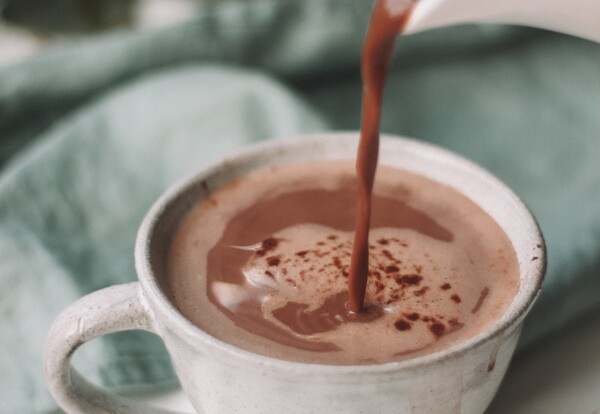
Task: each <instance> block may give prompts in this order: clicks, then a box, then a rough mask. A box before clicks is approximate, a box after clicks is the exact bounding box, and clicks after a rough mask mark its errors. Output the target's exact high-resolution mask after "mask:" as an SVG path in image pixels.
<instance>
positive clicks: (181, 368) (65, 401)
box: [45, 133, 546, 414]
mask: <svg viewBox="0 0 600 414" xmlns="http://www.w3.org/2000/svg"><path fill="white" fill-rule="evenodd" d="M357 146H358V133H322V134H315V135H305V136H301V137H297V138H295V139H289V140H278V141H271V142H267V143H263V144H260V145H257V146H254V147H251V148H248V149H246V150H244V151H243V152H241V153H239V154H237V155H233V156H231V157H228V158H226V159H224V160H222V161H220V162H217V163H215V164H213V165H211V166H209V167H206V168H203V169H202V170H201V171H200V172H198V173H197V174H195V175H193V176H192V177H190V178H187V179H184V180H183V181H181V182H179V183H178V184H175V185H174V186H172V187H171V188H170V189H169V190H168V191H167V192H166V193H165V194H164V195H163V196H162V197H160V199H159V200H158V201H157V202H156V203H155V204H154V205H153V206H152V208H151V209H150V211H149V212H148V214H147V215H146V217H145V218H144V220H143V222H142V224H141V227H140V229H139V232H138V236H137V240H136V249H135V263H136V269H137V274H138V279H139V281H138V282H133V283H128V284H123V285H118V286H113V287H109V288H106V289H103V290H100V291H97V292H94V293H91V294H90V295H88V296H85V297H83V298H82V299H80V300H79V301H77V302H75V303H74V304H72V305H71V306H70V307H69V308H67V309H66V310H65V311H64V312H63V313H62V314H61V315H60V316H59V317H58V318H57V319H56V321H55V322H54V324H53V326H52V328H51V330H50V332H49V335H48V340H47V344H46V348H45V371H46V378H47V382H48V386H49V389H50V392H51V393H52V395H53V396H54V398H55V399H56V401H57V402H58V404H59V405H60V406H61V407H62V408H63V409H64V410H65V411H67V412H68V413H152V412H165V411H164V410H158V409H152V408H150V407H146V406H142V405H139V404H138V403H134V402H132V401H128V400H126V399H124V398H121V397H118V396H115V395H113V394H110V393H109V392H108V391H106V390H103V389H100V388H98V387H96V386H94V385H92V384H90V383H89V382H88V381H87V380H85V379H84V378H83V377H82V376H81V375H79V374H78V373H77V372H76V371H75V370H74V369H73V368H71V366H70V359H71V356H72V355H73V353H74V352H75V350H76V349H77V348H78V347H79V346H80V345H81V344H83V343H85V342H86V341H89V340H91V339H92V338H94V337H97V336H100V335H104V334H108V333H111V332H117V331H123V330H127V329H142V330H146V331H150V332H153V333H155V334H156V335H158V336H160V338H161V339H162V340H163V341H164V343H165V345H166V348H167V350H168V352H169V354H170V357H171V360H172V363H173V366H174V368H175V371H176V373H177V375H178V377H179V380H180V382H181V386H182V388H183V391H184V393H185V395H186V396H187V397H188V398H189V400H190V402H191V404H192V406H193V407H194V408H195V409H196V410H197V411H198V412H199V413H206V414H219V413H224V414H236V413H240V414H281V413H286V414H311V413H315V414H316V413H318V414H323V413H336V412H340V413H345V414H358V413H377V414H391V413H394V414H398V413H411V414H419V413H444V414H448V413H481V412H483V411H484V410H485V409H486V407H487V406H488V404H489V403H490V401H491V399H492V397H493V396H494V393H495V392H496V390H497V388H498V387H499V385H500V382H501V380H502V377H503V376H504V374H505V372H506V370H507V368H508V364H509V360H510V358H511V356H512V354H513V351H514V349H515V346H516V343H517V339H518V337H519V334H520V332H521V327H522V323H523V319H524V318H525V315H526V314H527V312H528V311H529V310H530V309H531V306H532V305H533V303H534V301H535V299H536V297H537V295H538V293H539V290H540V287H541V284H542V280H543V277H544V272H545V263H546V259H545V247H544V241H543V238H542V235H541V232H540V230H539V228H538V225H537V223H536V221H535V219H534V217H533V216H532V215H531V213H530V212H529V211H528V209H527V208H526V206H525V205H524V204H523V202H521V200H520V199H519V198H518V197H517V196H516V195H515V194H514V193H513V192H512V191H511V190H510V189H509V188H508V187H507V186H506V185H504V184H503V183H502V182H500V181H499V180H498V179H497V178H495V177H494V176H492V175H491V174H490V173H489V172H487V171H485V170H484V169H483V168H481V167H480V166H478V165H476V164H474V163H473V162H471V161H469V160H467V159H465V158H462V157H460V156H458V155H456V154H453V153H451V152H449V151H447V150H445V149H442V148H439V147H436V146H434V145H431V144H427V143H423V142H419V141H415V140H411V139H407V138H401V137H392V136H385V137H382V141H381V147H380V148H381V149H380V154H381V156H380V163H381V164H386V165H390V166H393V167H397V168H402V169H406V170H409V171H412V172H414V173H417V174H421V175H423V176H426V177H428V178H431V179H433V180H435V181H438V182H441V183H443V184H446V185H448V186H450V187H453V188H455V189H456V190H458V191H459V192H461V193H463V194H464V195H466V196H467V197H469V198H470V199H471V200H473V201H474V202H475V203H477V204H478V205H479V206H480V207H481V208H483V210H484V211H486V212H487V213H488V214H489V215H490V216H491V217H492V218H494V219H495V220H496V222H497V223H498V224H499V225H500V226H501V227H502V229H503V230H504V231H505V233H506V234H507V235H508V237H509V239H510V240H511V242H512V243H513V245H514V248H515V250H516V254H517V257H518V260H519V268H520V283H521V284H520V288H519V291H518V293H517V295H516V296H515V298H514V300H513V301H512V303H511V304H510V305H509V307H508V309H507V310H506V312H505V313H504V314H503V315H502V316H501V317H500V318H498V319H497V320H495V321H494V322H492V323H491V324H490V325H489V326H488V327H486V328H485V329H484V330H483V331H481V332H480V333H478V334H477V335H476V336H474V337H471V338H469V339H467V340H465V341H463V342H461V343H458V344H455V345H453V346H450V347H448V348H445V349H443V350H440V351H438V352H435V353H431V354H427V355H423V356H418V357H415V358H413V359H408V360H404V361H399V362H389V363H383V364H375V365H360V366H334V365H319V364H308V363H299V362H290V361H285V360H279V359H274V358H269V357H265V356H262V355H257V354H254V353H251V352H249V351H246V350H243V349H239V348H237V347H235V346H233V345H230V344H228V343H224V342H222V341H221V340H219V339H216V338H214V337H212V336H210V335H208V334H207V333H205V332H203V331H202V330H201V329H200V328H198V327H197V326H195V325H193V324H192V323H191V322H189V321H188V320H187V319H186V318H185V317H184V316H182V315H181V313H179V311H178V310H177V309H176V308H175V307H174V306H173V304H172V303H171V302H170V301H169V299H168V295H167V294H166V289H167V288H166V280H165V277H166V276H165V272H164V266H163V265H164V260H165V252H166V249H167V247H168V245H169V239H170V235H171V234H172V232H173V230H174V229H175V228H176V226H177V224H178V223H179V221H180V220H181V218H182V216H183V215H184V214H185V213H186V212H187V211H188V210H189V209H190V208H191V206H193V205H195V204H196V203H198V202H199V201H201V200H202V199H204V198H205V197H206V196H207V195H206V191H205V188H206V185H207V184H208V188H211V189H216V188H219V187H221V186H223V185H225V184H226V183H228V182H230V181H232V180H235V179H236V178H238V177H241V176H243V175H245V174H247V173H249V172H251V171H253V170H257V169H259V168H265V167H270V166H276V165H285V164H289V163H298V162H303V161H309V160H340V159H346V160H348V159H350V160H352V159H354V158H355V155H356V149H357ZM532 253H533V254H534V255H535V256H537V257H538V260H535V261H532V260H531V257H532Z"/></svg>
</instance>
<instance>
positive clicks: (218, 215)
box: [167, 161, 519, 364]
mask: <svg viewBox="0 0 600 414" xmlns="http://www.w3.org/2000/svg"><path fill="white" fill-rule="evenodd" d="M356 196H357V185H356V180H355V174H354V170H353V164H352V163H351V162H348V161H320V162H313V163H309V164H298V165H290V166H286V167H277V168H271V169H266V170H261V171H257V172H254V173H252V174H249V175H248V176H246V177H243V178H241V179H239V180H238V181H235V182H233V183H231V184H229V185H227V186H225V187H223V188H221V189H218V190H216V191H215V192H213V193H212V194H211V195H210V196H209V197H208V198H207V199H206V200H205V201H203V202H201V203H199V204H198V205H196V206H195V207H193V208H192V209H191V211H190V212H189V213H188V214H187V216H186V217H185V218H184V219H183V220H182V221H181V223H180V225H179V226H178V228H177V230H176V232H175V234H174V236H173V239H172V242H171V245H170V251H169V255H168V264H167V270H168V280H169V288H170V294H171V298H172V300H173V302H174V304H175V305H176V306H177V307H178V308H179V310H180V311H181V312H182V313H183V314H184V315H185V316H186V317H187V318H188V319H189V320H190V321H192V322H193V323H195V324H197V325H198V326H200V327H201V328H202V329H203V330H204V331H206V332H208V333H210V334H212V335H214V336H215V337H217V338H220V339H222V340H223V341H225V342H228V343H231V344H234V345H236V346H239V347H241V348H245V349H248V350H250V351H252V352H255V353H259V354H263V355H268V356H272V357H276V358H282V359H288V360H294V361H303V362H309V363H326V364H365V363H382V362H387V361H396V360H401V359H405V358H409V357H413V356H416V355H420V354H424V353H429V352H434V351H436V350H439V349H441V348H444V347H447V346H450V345H452V344H455V343H457V342H460V341H463V340H464V339H466V338H469V337H471V336H473V335H475V334H476V333H478V332H479V331H481V330H482V329H484V328H485V327H486V326H488V325H489V323H490V322H491V321H493V320H495V319H497V318H498V317H499V316H500V315H501V314H502V313H503V311H504V310H505V309H506V307H507V306H508V304H509V303H510V302H511V301H512V299H513V297H514V295H515V294H516V292H517V289H518V285H519V268H518V263H517V259H516V255H515V252H514V250H513V247H512V245H511V243H510V241H509V240H508V238H507V236H506V235H505V234H504V232H503V231H502V229H501V228H500V227H499V226H498V225H497V224H496V223H495V222H494V220H493V219H492V218H491V217H490V216H488V215H487V214H486V213H485V212H484V211H483V210H481V209H480V208H479V207H478V206H477V205H475V204H474V203H473V202H472V201H470V200H469V199H468V198H466V197H464V196H463V195H461V194H460V193H458V192H457V191H455V190H453V189H451V188H449V187H447V186H444V185H441V184H439V183H436V182H433V181H431V180H429V179H427V178H424V177H422V176H418V175H415V174H412V173H409V172H406V171H402V170H397V169H393V168H391V167H380V169H379V170H378V176H377V181H376V183H375V186H374V198H373V211H372V219H371V226H372V228H371V234H370V239H369V240H370V246H369V247H370V249H369V259H370V260H369V263H370V266H369V278H368V283H367V289H366V295H365V303H364V307H363V310H362V311H361V312H358V313H355V312H352V311H351V310H350V309H349V296H348V291H347V283H348V274H349V266H350V256H351V250H352V236H353V229H354V224H355V219H356V210H355V208H354V206H355V200H356Z"/></svg>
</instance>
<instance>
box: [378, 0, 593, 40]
mask: <svg viewBox="0 0 600 414" xmlns="http://www.w3.org/2000/svg"><path fill="white" fill-rule="evenodd" d="M387 1H388V4H389V6H390V7H394V5H398V4H400V3H406V1H407V0H387ZM463 23H504V24H515V25H521V26H531V27H538V28H543V29H548V30H553V31H556V32H562V33H567V34H571V35H574V36H578V37H582V38H586V39H589V40H593V41H596V42H599V43H600V0H419V1H418V2H417V4H416V6H415V8H414V9H413V12H412V16H411V18H410V19H409V21H408V23H407V25H406V27H405V33H415V32H420V31H424V30H428V29H434V28H438V27H444V26H452V25H457V24H463Z"/></svg>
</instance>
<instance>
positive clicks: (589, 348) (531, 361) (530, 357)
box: [129, 310, 600, 414]
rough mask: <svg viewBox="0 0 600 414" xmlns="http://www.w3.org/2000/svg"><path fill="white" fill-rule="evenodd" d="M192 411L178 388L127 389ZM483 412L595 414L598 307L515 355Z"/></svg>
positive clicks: (599, 363)
mask: <svg viewBox="0 0 600 414" xmlns="http://www.w3.org/2000/svg"><path fill="white" fill-rule="evenodd" d="M129 397H133V398H134V399H137V400H140V401H145V402H148V403H150V404H153V405H157V406H161V407H165V408H171V409H175V410H178V411H183V412H188V413H193V412H194V410H193V408H192V406H191V405H190V403H189V402H188V401H187V399H186V398H185V396H184V395H183V393H182V392H181V390H179V389H177V390H172V391H168V392H162V393H160V394H153V395H143V394H142V395H129ZM486 413H487V414H506V413H510V414H566V413H568V414H600V310H599V311H598V312H596V313H594V314H590V315H588V316H587V317H584V318H582V319H581V320H579V321H578V322H577V323H576V324H573V325H572V326H570V327H568V328H566V329H564V330H563V331H561V332H559V333H558V334H556V335H555V336H553V337H551V338H548V339H547V340H545V341H543V342H542V343H540V344H537V345H535V346H533V347H532V348H531V349H528V350H527V351H525V352H522V353H521V354H519V355H518V356H517V358H515V359H514V360H513V361H512V363H511V366H510V368H509V370H508V372H507V374H506V377H505V378H504V381H503V382H502V386H501V387H500V390H499V391H498V394H497V395H496V398H495V399H494V401H493V402H492V404H491V406H490V407H489V409H488V410H487V412H486Z"/></svg>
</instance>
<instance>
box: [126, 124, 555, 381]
mask: <svg viewBox="0 0 600 414" xmlns="http://www.w3.org/2000/svg"><path fill="white" fill-rule="evenodd" d="M357 138H358V132H356V131H354V132H350V131H348V132H346V131H338V132H320V133H311V134H298V135H295V136H292V137H290V138H287V139H284V140H281V139H277V140H268V141H265V142H260V143H258V144H252V145H249V146H246V147H244V148H241V149H240V150H238V151H237V152H235V153H233V154H231V155H229V156H226V157H222V158H220V159H218V160H217V161H215V162H213V163H211V164H209V165H206V166H204V167H201V168H199V169H197V170H196V171H195V172H194V173H192V174H191V175H188V176H187V177H184V178H182V179H180V180H178V181H176V182H175V183H173V184H172V185H171V186H169V187H168V189H167V190H166V191H165V192H163V194H162V195H161V196H160V197H159V198H158V199H157V200H156V201H155V202H154V203H153V205H152V206H151V207H150V209H149V210H148V212H147V213H146V215H145V217H144V219H143V221H142V223H141V225H140V227H139V230H138V234H137V238H136V244H135V266H136V271H137V275H138V279H139V281H140V284H141V287H142V291H143V293H144V296H145V299H146V300H147V301H148V302H149V303H150V310H151V313H152V314H153V315H154V317H155V318H156V319H158V320H159V321H160V322H161V323H163V324H165V325H166V326H167V327H168V328H169V329H171V330H172V331H173V332H175V333H176V335H177V336H178V337H180V338H182V339H184V340H185V341H186V342H187V343H188V344H190V345H191V346H192V347H197V345H198V344H199V343H201V344H202V345H204V346H208V347H210V348H211V349H212V350H216V351H221V352H223V353H226V354H228V355H230V356H235V357H237V358H240V359H242V360H245V361H249V362H253V363H256V364H260V365H261V366H263V367H264V366H269V367H273V368H279V369H284V370H294V371H297V372H310V373H311V374H320V375H327V374H334V375H335V374H340V373H349V372H352V373H355V372H356V373H360V374H370V373H373V374H377V373H384V372H395V371H405V370H410V369H414V368H418V367H420V366H427V365H431V364H434V363H439V362H443V361H445V360H448V359H452V358H454V357H456V356H457V355H460V354H462V353H464V352H466V351H468V350H470V349H472V348H476V347H478V346H480V345H483V344H484V343H487V342H489V341H491V340H493V339H495V338H496V337H498V336H500V335H502V334H503V333H504V332H506V331H507V330H509V329H510V328H511V327H516V326H517V325H518V324H519V323H520V322H521V321H522V319H523V318H524V317H525V315H526V314H527V313H528V312H529V310H530V309H531V307H532V306H533V304H534V302H535V300H536V299H537V297H538V295H539V292H540V289H541V286H542V282H543V280H544V277H545V271H546V246H545V242H544V238H543V235H542V233H541V231H540V228H539V225H538V223H537V221H536V219H535V217H534V216H533V214H532V213H531V212H530V210H529V209H528V208H527V206H526V205H525V203H524V202H523V201H522V200H521V199H520V198H519V197H518V196H517V194H516V193H514V191H513V190H512V189H511V188H510V187H508V186H507V185H506V184H505V183H504V182H502V181H501V180H500V179H499V178H497V177H496V176H495V175H493V174H492V173H491V172H489V171H488V170H486V169H485V168H483V167H482V166H480V165H479V164H477V163H475V162H474V161H471V160H469V159H467V158H465V157H463V156H461V155H458V154H456V153H454V152H452V151H450V150H448V149H445V148H443V147H440V146H438V145H435V144H431V143H427V142H423V141H419V140H415V139H412V138H407V137H404V136H399V135H389V134H381V149H383V148H385V146H386V145H401V146H404V147H405V148H404V149H406V148H408V149H409V150H410V149H416V150H419V151H425V152H427V154H429V155H432V157H431V158H435V159H442V160H445V161H449V162H451V163H453V164H455V165H460V166H462V167H464V168H465V169H466V170H469V171H470V175H473V176H477V177H479V178H480V179H485V180H486V182H489V183H490V184H491V185H493V186H495V187H496V189H497V190H499V191H502V192H503V195H504V196H506V197H508V198H510V201H511V204H512V206H513V207H514V208H516V209H517V210H518V211H519V212H520V213H521V214H520V219H521V221H523V222H524V223H526V224H527V226H528V228H529V230H530V231H531V235H532V239H534V240H535V241H536V243H537V246H541V247H540V248H539V251H538V252H537V254H538V260H536V261H535V263H529V265H530V266H531V269H530V271H529V272H528V273H527V277H526V278H524V277H523V273H524V271H523V269H522V268H521V266H522V265H523V264H522V263H519V268H520V277H521V283H520V285H519V289H518V292H517V294H516V295H515V298H514V299H513V301H512V302H511V303H510V304H509V306H508V307H507V309H506V310H505V311H504V313H503V314H502V316H500V317H499V318H498V319H496V320H494V321H493V322H492V323H491V324H490V325H488V326H487V327H486V328H485V329H484V330H482V331H481V332H479V333H478V334H476V335H474V336H472V337H470V338H467V339H465V340H463V341H460V342H458V343H456V344H453V345H451V346H449V347H447V348H443V349H441V350H438V351H435V352H431V353H427V354H423V355H419V356H415V357H413V358H408V359H405V360H401V361H390V362H385V363H377V364H364V365H363V364H360V365H327V364H322V363H310V362H298V361H290V360H284V359H278V358H274V357H269V356H265V355H262V354H258V353H254V352H251V351H248V350H245V349H243V348H240V347H237V346H235V345H232V344H230V343H227V342H225V341H223V340H221V339H219V338H217V337H214V336H212V335H211V334H209V333H208V332H205V331H204V330H202V329H201V328H200V327H198V326H196V325H195V324H193V323H192V322H191V321H189V320H188V319H187V318H186V317H185V316H184V315H183V314H182V313H181V312H180V311H179V310H178V309H177V308H176V307H175V306H174V304H173V303H172V302H171V301H170V300H169V299H168V297H167V296H166V294H165V293H164V292H163V290H162V289H161V287H160V286H159V283H158V281H157V279H156V276H155V275H154V271H153V269H152V265H151V262H150V258H151V252H150V247H151V240H152V237H153V235H154V230H155V229H156V225H157V224H158V223H159V221H160V219H161V217H163V216H164V215H165V214H166V213H167V211H169V210H170V209H172V208H173V206H174V203H175V204H176V201H177V200H178V198H179V197H180V196H182V195H183V194H185V193H186V192H187V191H188V190H190V188H191V187H194V186H195V185H197V184H198V183H199V182H201V181H202V180H204V179H206V177H208V176H210V173H211V172H214V171H216V170H217V169H218V168H219V167H221V166H223V165H224V164H226V163H231V162H240V161H242V160H244V159H247V158H252V157H253V156H256V155H257V154H261V153H264V152H265V151H274V152H275V153H277V152H278V151H284V152H289V151H293V150H294V148H298V147H306V146H307V145H311V144H312V145H317V146H318V145H319V144H321V143H324V142H325V141H329V140H335V139H338V140H348V139H355V140H356V143H358V141H357ZM257 167H258V166H257ZM255 169H257V168H253V170H255ZM409 171H410V170H409ZM476 204H479V203H476ZM503 230H504V229H503ZM509 239H510V240H511V242H513V240H512V238H511V237H509ZM157 315H160V316H158V317H157Z"/></svg>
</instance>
